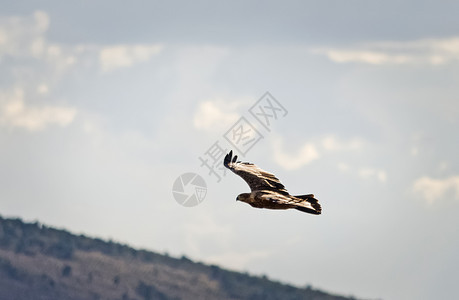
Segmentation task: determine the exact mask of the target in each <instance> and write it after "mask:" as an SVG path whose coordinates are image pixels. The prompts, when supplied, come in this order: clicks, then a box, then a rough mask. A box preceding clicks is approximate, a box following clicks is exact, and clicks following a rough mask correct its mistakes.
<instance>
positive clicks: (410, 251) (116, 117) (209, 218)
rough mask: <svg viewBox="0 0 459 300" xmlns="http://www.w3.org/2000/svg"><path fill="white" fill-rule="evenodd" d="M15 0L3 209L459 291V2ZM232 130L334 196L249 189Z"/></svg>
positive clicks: (325, 275)
mask: <svg viewBox="0 0 459 300" xmlns="http://www.w3.org/2000/svg"><path fill="white" fill-rule="evenodd" d="M0 4H1V7H2V9H1V11H0V213H1V214H2V215H3V216H6V217H20V218H22V219H24V220H26V221H35V220H38V221H40V222H42V223H44V224H47V225H50V226H56V227H59V228H65V229H67V230H70V231H72V232H74V233H83V234H86V235H89V236H93V237H101V238H105V239H112V240H114V241H118V242H122V243H128V244H129V245H132V246H134V247H137V248H144V249H148V250H152V251H157V252H160V253H168V254H169V255H172V256H177V257H180V256H181V255H186V256H187V257H190V258H191V259H193V260H197V261H201V262H205V263H209V264H218V265H220V266H222V267H226V268H229V269H232V270H237V271H243V272H249V273H251V274H257V275H261V274H266V275H267V276H268V277H269V278H271V279H274V280H280V281H282V282H286V283H291V284H295V285H298V286H305V285H308V284H310V285H312V286H313V287H316V288H321V289H324V290H327V291H330V292H333V293H338V294H343V295H354V296H356V297H361V298H372V299H375V298H380V299H456V298H457V297H458V292H457V288H456V279H457V278H459V258H458V257H457V253H458V252H459V235H458V234H457V232H456V228H457V227H458V225H459V221H458V220H459V210H458V209H459V158H458V155H457V150H458V148H459V135H458V134H457V132H458V130H459V99H458V95H459V84H458V83H459V30H458V28H459V19H458V18H457V11H458V10H459V2H457V1H435V2H434V1H403V2H400V1H377V0H371V1H368V0H364V1H363V0H346V1H342V0H340V1H334V0H330V1H283V2H282V3H281V2H275V1H263V2H261V1H260V2H257V1H231V2H230V1H219V2H214V1H194V2H186V1H168V2H158V1H131V2H129V4H127V3H125V2H122V1H105V0H104V1H97V2H94V1H80V2H71V3H69V2H62V1H57V0H50V1H26V2H17V1H0ZM266 92H269V94H266ZM266 95H268V96H267V97H268V100H266ZM266 101H268V102H266ZM269 103H270V104H271V105H273V107H274V108H277V110H276V109H272V107H271V109H270V106H269V105H268V104H269ZM260 107H261V109H264V110H265V113H266V114H269V115H270V117H267V116H266V114H265V116H263V115H260V114H258V115H257V114H256V112H258V113H260V110H259V109H260ZM281 108H282V109H281ZM251 111H252V112H255V113H254V114H252V113H251ZM256 116H258V117H259V119H260V120H261V121H260V120H257V118H256ZM241 118H243V119H241ZM266 120H269V122H270V123H269V126H266V127H265V126H263V122H264V121H266ZM240 122H243V123H244V122H245V123H244V124H245V126H251V127H240V125H241V123H240ZM247 124H249V125H247ZM265 125H266V124H265ZM237 128H246V129H244V130H243V132H247V130H248V131H250V132H251V133H250V134H252V136H249V135H250V134H249V135H247V136H245V137H242V138H244V140H245V141H247V142H246V145H245V146H243V145H242V144H237V143H236V140H235V134H236V133H237V130H236V129H237ZM240 137H241V136H240ZM251 141H252V142H251ZM253 141H255V142H253ZM239 142H240V140H239ZM238 145H239V146H240V147H239V149H238V148H237V147H235V146H238ZM241 145H242V146H241ZM217 146H218V147H217ZM244 147H245V148H244ZM247 148H248V149H247ZM230 149H233V150H234V151H235V153H236V154H238V155H239V157H240V159H241V160H243V161H249V162H253V163H256V164H257V165H258V166H260V167H261V168H263V169H265V170H267V171H270V172H272V173H274V174H276V176H277V177H278V178H279V179H280V180H281V181H282V182H283V183H284V185H285V186H286V188H287V189H288V190H289V191H290V192H291V193H292V194H308V193H314V194H315V196H316V198H318V199H319V201H320V203H321V204H322V208H323V214H322V215H320V216H315V215H308V214H305V213H302V212H299V211H295V210H288V211H270V210H260V209H255V208H251V207H250V206H248V205H247V204H245V203H240V202H236V201H235V198H236V196H237V195H238V194H239V193H243V192H248V191H249V189H248V186H247V185H246V184H245V183H244V182H243V180H242V179H241V178H239V177H237V176H235V175H234V174H231V173H221V172H222V171H221V170H219V168H220V166H221V165H220V163H221V162H222V160H223V156H221V155H223V152H222V151H229V150H230ZM220 150H221V151H220ZM210 154H213V155H214V157H216V158H218V159H221V160H218V159H217V160H216V163H215V168H217V169H215V170H217V171H216V173H215V174H219V175H221V176H220V177H217V175H215V174H214V173H211V172H210V169H209V168H207V167H206V166H205V165H203V163H202V161H203V160H206V159H207V162H212V160H211V158H212V156H210ZM217 172H219V173H217ZM185 173H194V174H198V175H199V176H200V177H202V179H203V181H204V182H205V184H206V187H207V190H206V194H205V197H204V200H203V201H202V202H201V203H200V204H199V205H197V206H194V207H184V206H182V205H181V204H179V203H178V202H177V201H176V200H175V199H174V194H173V192H172V189H173V186H174V182H175V181H176V180H177V178H179V177H180V176H181V175H182V174H185ZM193 187H194V186H193V185H188V186H187V189H186V190H185V194H186V193H191V194H192V193H193Z"/></svg>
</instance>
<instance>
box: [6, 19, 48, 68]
mask: <svg viewBox="0 0 459 300" xmlns="http://www.w3.org/2000/svg"><path fill="white" fill-rule="evenodd" d="M48 27H49V17H48V15H47V14H46V13H45V12H43V11H36V12H34V13H33V14H32V16H28V17H0V59H1V58H2V57H3V56H5V55H11V56H34V57H38V56H40V55H42V54H43V52H44V48H45V46H44V44H45V42H44V38H43V34H44V33H45V32H46V31H47V30H48Z"/></svg>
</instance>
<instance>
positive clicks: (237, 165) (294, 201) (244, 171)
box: [223, 150, 322, 215]
mask: <svg viewBox="0 0 459 300" xmlns="http://www.w3.org/2000/svg"><path fill="white" fill-rule="evenodd" d="M223 165H224V166H225V167H227V168H228V169H230V170H231V171H233V173H235V174H237V175H239V176H241V177H242V179H244V180H245V182H247V184H248V185H249V187H250V190H251V193H242V194H240V195H239V196H237V198H236V201H242V202H246V203H248V204H250V205H251V206H253V207H257V208H269V209H289V208H294V209H297V210H300V211H302V212H307V213H310V214H315V215H320V213H321V212H322V208H321V206H320V204H319V201H318V200H317V199H316V198H314V195H313V194H308V195H299V196H292V195H290V194H289V193H288V192H287V190H286V189H285V187H284V185H283V184H282V183H281V182H280V181H279V179H277V178H276V176H274V175H273V174H271V173H269V172H266V171H264V170H262V169H260V168H259V167H257V166H256V165H254V164H251V163H247V162H240V161H237V155H235V156H234V157H233V150H231V151H230V152H229V153H228V154H227V155H226V156H225V160H224V161H223Z"/></svg>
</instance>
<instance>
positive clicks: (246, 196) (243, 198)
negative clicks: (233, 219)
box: [236, 193, 250, 202]
mask: <svg viewBox="0 0 459 300" xmlns="http://www.w3.org/2000/svg"><path fill="white" fill-rule="evenodd" d="M249 197H250V193H244V194H240V195H239V196H237V197H236V201H242V202H248V199H249Z"/></svg>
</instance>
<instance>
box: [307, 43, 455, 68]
mask: <svg viewBox="0 0 459 300" xmlns="http://www.w3.org/2000/svg"><path fill="white" fill-rule="evenodd" d="M311 52H312V53H315V54H319V55H324V56H326V57H327V58H328V59H330V60H331V61H333V62H336V63H363V64H371V65H387V64H392V65H400V64H429V65H441V64H446V63H449V62H453V61H459V37H451V38H444V39H420V40H413V41H403V42H394V41H382V42H374V43H367V44H358V45H355V46H351V47H341V48H339V47H319V48H315V49H312V50H311Z"/></svg>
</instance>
